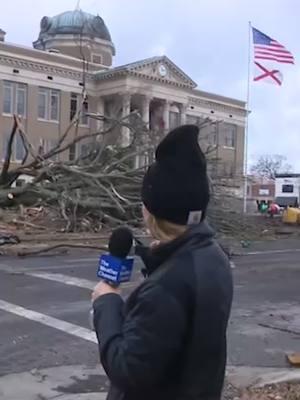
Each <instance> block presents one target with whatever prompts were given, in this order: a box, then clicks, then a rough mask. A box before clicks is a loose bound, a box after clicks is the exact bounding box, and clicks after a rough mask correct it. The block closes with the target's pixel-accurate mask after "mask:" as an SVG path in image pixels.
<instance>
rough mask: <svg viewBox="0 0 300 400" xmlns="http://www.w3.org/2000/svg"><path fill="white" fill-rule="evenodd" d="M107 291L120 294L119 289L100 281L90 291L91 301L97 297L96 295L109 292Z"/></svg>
mask: <svg viewBox="0 0 300 400" xmlns="http://www.w3.org/2000/svg"><path fill="white" fill-rule="evenodd" d="M109 293H115V294H120V289H119V288H114V287H112V286H110V285H108V284H107V283H105V282H103V281H101V282H99V283H98V284H97V285H96V286H95V287H94V290H93V293H92V301H95V300H96V299H98V297H100V296H104V295H105V294H109Z"/></svg>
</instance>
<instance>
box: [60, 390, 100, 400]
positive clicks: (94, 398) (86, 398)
mask: <svg viewBox="0 0 300 400" xmlns="http://www.w3.org/2000/svg"><path fill="white" fill-rule="evenodd" d="M106 397H107V393H104V392H101V393H99V392H96V393H95V392H94V393H82V394H66V395H59V400H106Z"/></svg>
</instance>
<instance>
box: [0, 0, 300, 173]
mask: <svg viewBox="0 0 300 400" xmlns="http://www.w3.org/2000/svg"><path fill="white" fill-rule="evenodd" d="M1 3H2V4H1V13H0V28H2V29H4V30H5V31H6V32H7V38H6V39H7V41H9V42H14V43H19V44H23V45H31V43H32V41H33V40H35V39H36V38H37V36H38V33H39V23H40V19H41V18H42V17H43V16H44V15H47V16H53V15H56V14H58V13H61V12H63V11H66V10H73V9H74V8H75V7H76V4H77V0H43V1H41V0H9V1H6V2H4V0H1ZM80 6H81V8H82V9H83V10H84V11H88V12H90V13H93V14H99V15H100V16H101V17H102V18H103V19H104V20H105V22H106V25H107V26H108V28H109V30H110V33H111V36H112V39H113V41H114V43H115V46H116V50H117V56H116V57H115V65H120V64H124V63H127V62H131V61H137V60H140V59H143V58H146V57H150V56H153V55H162V54H165V55H167V56H168V57H169V58H170V59H171V60H172V61H174V62H175V64H177V65H178V66H179V67H181V68H182V69H183V70H184V71H185V72H186V73H187V74H188V75H189V76H190V77H191V78H192V79H193V80H195V81H196V82H197V83H198V85H199V89H202V90H205V91H211V92H215V93H219V94H223V95H225V96H233V97H236V98H238V99H242V100H245V99H246V88H247V58H248V21H249V20H250V21H251V22H252V24H253V25H254V26H255V27H256V28H258V29H259V30H261V31H263V32H264V33H266V34H267V35H269V36H271V37H273V38H274V39H276V40H277V41H279V42H280V43H282V44H283V45H285V46H286V47H287V48H288V49H289V50H290V51H291V52H292V53H293V55H294V57H295V59H296V65H295V66H287V67H284V68H283V69H282V71H283V75H284V82H283V86H282V87H277V86H274V85H268V84H262V83H260V84H259V83H254V84H251V98H250V108H251V110H252V113H251V116H250V118H249V151H248V154H249V159H250V160H253V159H254V158H255V157H256V156H258V155H259V154H282V155H285V156H286V157H288V161H289V162H290V163H291V164H293V166H294V169H295V172H300V123H299V115H300V56H299V57H298V54H300V40H299V37H300V25H299V19H300V1H298V0H127V1H125V0H81V2H80Z"/></svg>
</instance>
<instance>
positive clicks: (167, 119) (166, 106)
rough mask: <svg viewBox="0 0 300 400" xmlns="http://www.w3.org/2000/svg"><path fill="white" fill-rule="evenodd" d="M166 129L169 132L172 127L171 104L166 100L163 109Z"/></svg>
mask: <svg viewBox="0 0 300 400" xmlns="http://www.w3.org/2000/svg"><path fill="white" fill-rule="evenodd" d="M163 120H164V128H165V131H166V132H167V131H168V130H169V126H170V102H169V101H167V100H165V102H164V109H163Z"/></svg>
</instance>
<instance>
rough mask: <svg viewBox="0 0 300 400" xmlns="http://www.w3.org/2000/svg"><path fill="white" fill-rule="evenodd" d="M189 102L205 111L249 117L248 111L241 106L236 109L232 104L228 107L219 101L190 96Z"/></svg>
mask: <svg viewBox="0 0 300 400" xmlns="http://www.w3.org/2000/svg"><path fill="white" fill-rule="evenodd" d="M208 95H209V94H208ZM188 102H189V104H191V105H195V106H200V107H203V108H205V109H209V110H213V111H218V112H223V113H227V114H234V115H240V116H242V117H246V115H247V110H246V109H245V108H243V107H241V106H240V107H234V106H232V105H230V104H228V105H227V104H223V103H220V102H217V101H212V100H210V99H203V98H200V97H196V96H189V97H188Z"/></svg>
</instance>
